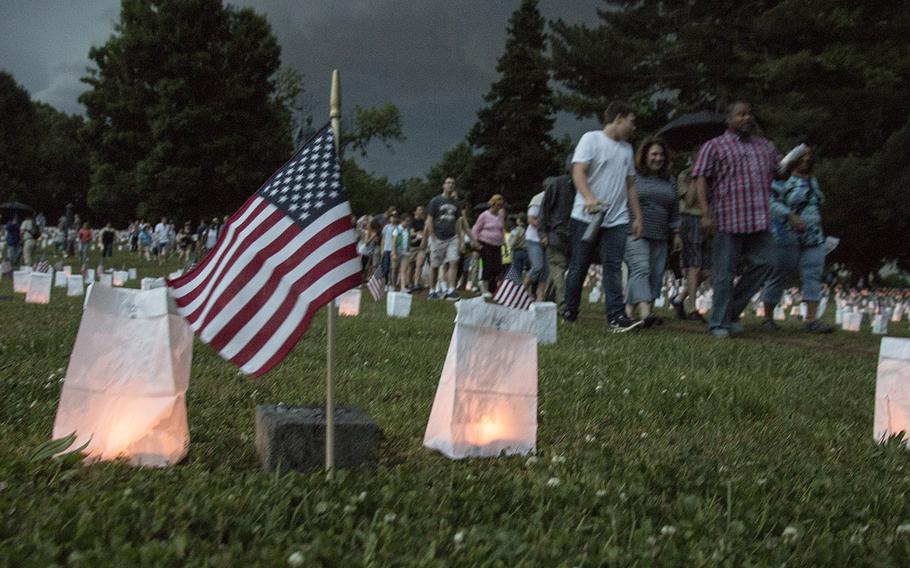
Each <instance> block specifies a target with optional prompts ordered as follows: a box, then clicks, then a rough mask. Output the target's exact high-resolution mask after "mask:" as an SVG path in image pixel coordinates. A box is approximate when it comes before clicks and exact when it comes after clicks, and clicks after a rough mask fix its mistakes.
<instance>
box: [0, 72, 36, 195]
mask: <svg viewBox="0 0 910 568" xmlns="http://www.w3.org/2000/svg"><path fill="white" fill-rule="evenodd" d="M0 116H2V117H3V120H2V121H0V156H2V159H0V201H8V200H18V201H27V199H26V196H27V195H28V193H29V192H30V191H32V190H34V188H35V186H36V185H37V182H38V179H39V177H40V176H39V172H38V170H37V168H36V165H37V164H36V159H35V154H36V151H37V148H36V144H35V142H36V140H37V135H38V132H37V116H36V113H35V109H34V107H33V106H32V102H31V99H30V98H29V95H28V91H26V90H25V89H24V88H23V87H22V86H21V85H19V84H18V83H17V82H16V80H15V79H14V78H13V76H12V75H10V74H9V73H6V72H4V71H0Z"/></svg>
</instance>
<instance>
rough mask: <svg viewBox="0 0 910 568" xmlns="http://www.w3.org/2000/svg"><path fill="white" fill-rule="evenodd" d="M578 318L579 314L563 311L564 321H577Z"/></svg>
mask: <svg viewBox="0 0 910 568" xmlns="http://www.w3.org/2000/svg"><path fill="white" fill-rule="evenodd" d="M577 319H578V316H576V315H575V314H573V313H572V312H563V313H562V321H564V322H566V323H575V321H576V320H577Z"/></svg>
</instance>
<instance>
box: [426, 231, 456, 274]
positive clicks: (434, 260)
mask: <svg viewBox="0 0 910 568" xmlns="http://www.w3.org/2000/svg"><path fill="white" fill-rule="evenodd" d="M459 258H460V255H459V254H458V237H452V238H451V239H448V240H445V241H440V240H437V239H436V238H435V237H430V266H432V267H433V268H439V267H440V266H442V265H443V264H445V263H446V262H458V259H459Z"/></svg>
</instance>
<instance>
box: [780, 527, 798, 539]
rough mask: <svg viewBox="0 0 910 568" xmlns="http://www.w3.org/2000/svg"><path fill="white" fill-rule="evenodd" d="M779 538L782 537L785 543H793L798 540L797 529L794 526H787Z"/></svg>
mask: <svg viewBox="0 0 910 568" xmlns="http://www.w3.org/2000/svg"><path fill="white" fill-rule="evenodd" d="M780 536H782V537H783V539H784V541H785V542H793V541H794V540H796V539H798V538H799V529H798V528H796V527H794V526H788V527H787V528H785V529H784V532H782V533H781V534H780Z"/></svg>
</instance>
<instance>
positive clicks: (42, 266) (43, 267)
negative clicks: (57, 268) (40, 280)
mask: <svg viewBox="0 0 910 568" xmlns="http://www.w3.org/2000/svg"><path fill="white" fill-rule="evenodd" d="M32 270H34V271H35V272H50V271H51V265H50V263H49V262H48V261H47V260H45V259H43V258H42V259H41V260H39V261H38V262H36V263H35V266H34V267H33V268H32Z"/></svg>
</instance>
